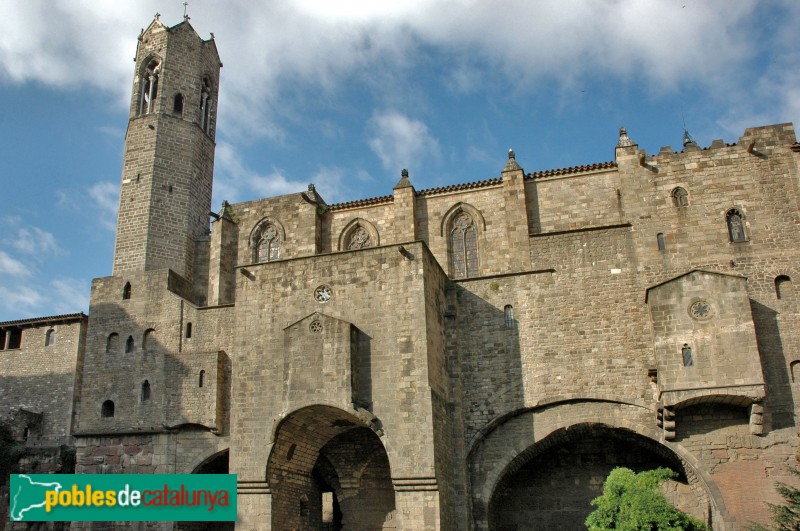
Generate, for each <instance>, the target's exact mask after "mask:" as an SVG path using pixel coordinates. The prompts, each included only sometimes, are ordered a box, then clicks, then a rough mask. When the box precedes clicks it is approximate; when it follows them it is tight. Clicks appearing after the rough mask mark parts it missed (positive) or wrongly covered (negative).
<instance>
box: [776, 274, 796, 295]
mask: <svg viewBox="0 0 800 531" xmlns="http://www.w3.org/2000/svg"><path fill="white" fill-rule="evenodd" d="M793 290H794V287H793V286H792V279H791V278H789V277H788V276H786V275H780V276H778V277H777V278H775V296H776V297H777V298H778V300H786V299H789V298H791V295H792V294H793V293H794V291H793Z"/></svg>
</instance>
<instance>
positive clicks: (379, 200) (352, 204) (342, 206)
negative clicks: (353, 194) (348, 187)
mask: <svg viewBox="0 0 800 531" xmlns="http://www.w3.org/2000/svg"><path fill="white" fill-rule="evenodd" d="M392 201H394V196H392V195H383V196H380V197H370V198H369V199H356V200H355V201H347V202H345V203H334V204H332V205H328V208H330V209H331V210H346V209H348V208H359V207H365V206H372V205H382V204H384V203H391V202H392Z"/></svg>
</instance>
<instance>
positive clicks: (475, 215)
mask: <svg viewBox="0 0 800 531" xmlns="http://www.w3.org/2000/svg"><path fill="white" fill-rule="evenodd" d="M460 212H466V213H467V214H469V215H470V216H471V217H472V219H473V220H475V224H476V225H477V228H478V232H479V233H482V232H483V231H485V230H486V220H484V219H483V214H481V211H480V210H478V209H477V208H475V207H474V206H472V205H470V204H469V203H463V202H461V201H459V202H458V203H456V204H455V205H453V206H451V207H450V209H449V210H448V211H447V212H445V214H444V216H442V224H441V226H440V227H439V230H440V233H441V235H442V237H445V238H446V237H447V229H448V228H449V227H450V225H451V224H452V223H453V219H454V218H455V217H456V216H457V215H458V214H459V213H460Z"/></svg>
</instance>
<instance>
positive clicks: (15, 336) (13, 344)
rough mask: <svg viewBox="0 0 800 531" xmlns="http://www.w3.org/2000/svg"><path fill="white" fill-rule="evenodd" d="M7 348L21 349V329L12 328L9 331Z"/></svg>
mask: <svg viewBox="0 0 800 531" xmlns="http://www.w3.org/2000/svg"><path fill="white" fill-rule="evenodd" d="M8 348H9V349H17V348H22V329H21V328H12V329H11V330H9V336H8Z"/></svg>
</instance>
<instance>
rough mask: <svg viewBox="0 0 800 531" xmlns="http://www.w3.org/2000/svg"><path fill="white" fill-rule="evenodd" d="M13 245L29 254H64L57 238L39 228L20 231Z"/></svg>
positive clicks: (12, 242)
mask: <svg viewBox="0 0 800 531" xmlns="http://www.w3.org/2000/svg"><path fill="white" fill-rule="evenodd" d="M10 243H11V245H12V246H13V247H15V248H16V249H18V250H20V251H22V252H24V253H28V254H36V255H42V254H48V253H49V254H56V255H58V254H63V253H64V250H63V249H61V247H59V245H58V243H57V242H56V238H55V236H53V235H52V234H51V233H49V232H47V231H45V230H42V229H40V228H38V227H30V228H29V229H27V228H22V229H19V231H18V232H17V237H16V238H15V239H14V240H11V242H10Z"/></svg>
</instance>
